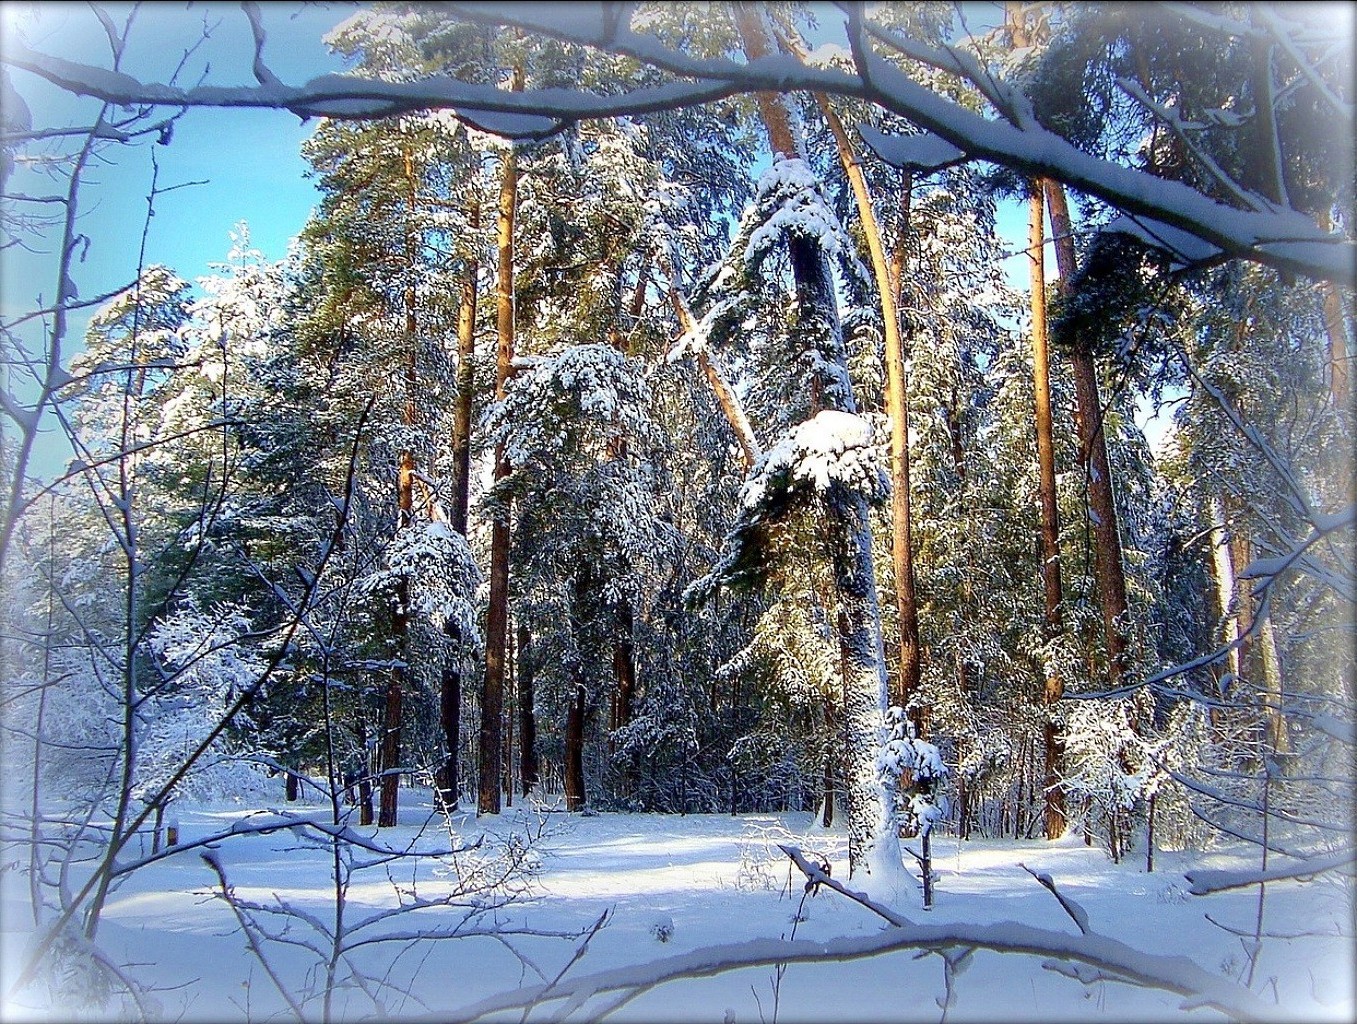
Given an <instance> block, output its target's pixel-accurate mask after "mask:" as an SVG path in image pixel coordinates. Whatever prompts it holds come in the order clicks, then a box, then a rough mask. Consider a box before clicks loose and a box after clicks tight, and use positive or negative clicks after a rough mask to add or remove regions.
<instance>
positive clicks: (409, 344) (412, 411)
mask: <svg viewBox="0 0 1357 1024" xmlns="http://www.w3.org/2000/svg"><path fill="white" fill-rule="evenodd" d="M403 156H404V161H405V184H406V192H407V194H406V202H407V209H406V219H405V262H406V267H405V270H406V281H405V331H404V336H403V341H404V343H405V407H404V410H403V413H402V416H401V420H402V422H403V423H404V425H405V426H406V427H407V428H410V427H413V426H414V425H415V420H416V406H415V399H416V395H417V394H418V391H419V375H418V366H419V349H418V345H419V330H418V329H419V322H418V319H417V315H416V305H415V304H416V291H415V281H414V275H415V269H416V267H417V266H418V262H419V253H418V249H417V245H418V238H417V235H416V232H415V226H414V218H415V193H416V189H415V168H414V161H413V159H412V158H411V156H410V151H409V150H408V149H407V150H405V152H404V154H403ZM414 480H415V455H414V452H412V451H410V450H408V449H407V450H406V451H403V452H401V454H400V466H399V468H398V470H397V474H396V530H397V532H399V531H400V530H403V529H405V528H406V527H407V526H409V525H410V523H411V521H412V519H413V517H414ZM409 603H410V586H409V584H408V583H407V582H406V581H405V580H403V579H402V580H401V581H400V584H399V585H398V587H397V592H396V609H395V611H394V612H393V613H392V617H391V634H392V640H393V646H394V647H395V653H396V659H397V662H398V663H397V665H396V666H395V667H393V668H392V669H391V675H390V678H389V679H388V682H387V687H386V704H385V707H384V711H383V718H382V745H381V783H380V786H381V805H380V808H379V810H378V813H377V826H378V827H379V828H389V827H391V826H392V825H395V824H396V801H397V792H398V788H399V786H400V772H399V768H400V766H401V764H400V753H401V751H400V745H401V716H402V714H403V711H402V704H403V701H404V693H403V691H404V689H405V676H406V672H407V671H408V665H409V661H410V651H409V633H410V613H409Z"/></svg>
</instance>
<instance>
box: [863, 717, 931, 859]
mask: <svg viewBox="0 0 1357 1024" xmlns="http://www.w3.org/2000/svg"><path fill="white" fill-rule="evenodd" d="M886 730H887V738H886V741H885V743H883V744H882V745H881V752H880V753H879V754H878V755H877V769H878V771H879V772H880V773H881V775H882V776H883V777H889V778H892V779H898V778H901V777H902V776H904V775H905V773H908V774H909V777H910V778H911V779H912V780H913V782H912V783H911V785H910V787H909V789H908V791H907V792H906V791H902V792H900V793H899V796H898V802H899V810H900V812H901V815H902V820H903V824H904V825H905V827H906V828H908V829H909V830H910V831H914V832H917V833H918V834H919V835H921V836H923V835H927V834H928V833H929V832H931V831H932V830H933V826H934V825H936V824H937V823H938V822H940V821H942V820H944V819H945V818H946V817H947V813H948V805H947V798H946V797H945V796H944V795H942V794H941V793H939V792H938V787H939V786H941V785H942V784H943V782H945V781H946V779H947V775H948V772H947V765H946V764H945V763H944V762H943V760H942V752H941V751H940V750H938V748H937V746H936V745H935V744H932V743H929V742H928V741H927V740H922V739H919V737H918V736H916V735H915V732H914V723H913V722H911V721H910V720H909V719H908V718H907V717H906V716H905V713H904V712H903V711H901V710H900V709H899V708H895V707H893V708H891V709H890V710H889V711H887V712H886Z"/></svg>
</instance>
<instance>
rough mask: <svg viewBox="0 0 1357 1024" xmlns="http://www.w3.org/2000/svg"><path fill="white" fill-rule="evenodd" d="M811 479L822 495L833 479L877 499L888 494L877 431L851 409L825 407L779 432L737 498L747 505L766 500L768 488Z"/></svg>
mask: <svg viewBox="0 0 1357 1024" xmlns="http://www.w3.org/2000/svg"><path fill="white" fill-rule="evenodd" d="M798 483H802V484H810V485H811V487H813V488H814V489H815V491H817V492H819V493H821V494H823V493H824V492H826V491H828V490H829V488H830V486H831V485H832V484H839V485H840V486H842V487H844V488H845V489H847V490H850V491H855V492H858V493H860V494H862V495H863V496H864V497H865V498H866V499H867V500H868V501H881V500H883V499H884V498H885V497H886V496H887V495H888V494H889V493H890V479H889V477H888V476H887V475H886V471H885V468H884V467H883V465H882V460H881V450H880V446H879V445H878V444H877V443H876V436H875V431H874V430H873V429H872V424H871V422H870V421H868V420H867V419H866V418H864V417H862V416H858V415H857V414H855V413H847V412H838V411H836V410H832V409H825V410H822V411H821V412H819V413H816V414H815V416H813V417H811V418H810V419H808V420H806V421H805V422H804V423H799V424H797V425H796V426H795V427H793V428H792V429H791V430H789V431H788V432H787V433H785V434H783V435H782V437H780V438H779V439H778V441H777V443H776V444H775V445H773V447H772V448H770V449H769V450H768V452H767V453H766V454H765V455H764V456H763V458H762V460H760V462H759V464H758V465H757V466H756V467H755V469H754V472H753V474H752V475H751V477H750V479H749V480H748V482H746V483H745V485H744V486H743V487H742V488H741V491H740V498H741V501H742V502H743V504H744V505H745V507H746V508H752V507H755V506H758V505H761V504H763V503H764V501H765V500H766V499H767V498H768V497H769V495H770V491H771V489H773V488H774V487H776V489H777V490H782V489H794V488H795V487H796V486H797V484H798Z"/></svg>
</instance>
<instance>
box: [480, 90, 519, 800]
mask: <svg viewBox="0 0 1357 1024" xmlns="http://www.w3.org/2000/svg"><path fill="white" fill-rule="evenodd" d="M513 90H514V91H515V92H521V91H522V90H523V69H522V68H521V67H516V68H514V78H513ZM517 201H518V155H517V151H516V150H515V149H514V147H513V146H512V145H511V146H510V147H509V149H508V150H507V151H506V152H505V155H504V171H503V177H502V179H501V182H500V192H499V218H498V235H499V282H498V291H497V295H496V299H497V303H496V326H497V328H498V345H497V347H496V351H495V397H496V398H497V399H501V400H502V399H503V398H504V392H505V385H506V383H507V382H508V380H509V374H510V371H511V370H512V367H513V359H514V213H515V205H516V203H517ZM508 475H509V459H508V456H507V455H506V454H505V451H504V444H503V442H501V443H500V444H498V445H496V447H495V482H496V483H498V482H500V481H501V480H503V479H504V478H505V477H507V476H508ZM505 504H507V501H506V502H505ZM508 627H509V510H508V508H506V507H503V506H501V507H497V508H496V509H495V512H494V518H493V520H492V522H491V527H490V607H489V610H488V612H487V614H486V623H485V685H484V687H483V689H482V692H481V729H480V747H479V758H478V760H479V767H480V779H479V782H478V787H477V788H478V797H479V799H478V801H477V805H476V806H477V810H478V812H479V813H481V814H498V813H499V809H500V795H499V779H500V769H501V765H500V746H501V731H502V730H501V722H500V718H501V716H502V714H503V711H504V655H505V646H506V643H507V640H508Z"/></svg>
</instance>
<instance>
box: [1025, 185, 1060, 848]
mask: <svg viewBox="0 0 1357 1024" xmlns="http://www.w3.org/2000/svg"><path fill="white" fill-rule="evenodd" d="M1030 189H1031V191H1030V197H1029V200H1028V235H1027V258H1028V262H1029V270H1030V281H1031V293H1032V381H1033V391H1034V393H1035V406H1036V428H1037V471H1038V472H1037V476H1038V483H1037V492H1038V495H1039V497H1040V500H1041V582H1042V594H1043V598H1044V615H1043V619H1042V623H1043V632H1044V634H1045V636H1046V639H1047V640H1051V639H1053V638H1055V637H1057V636H1059V635H1060V633H1061V631H1062V629H1063V624H1062V621H1061V620H1062V616H1061V610H1060V605H1061V601H1062V600H1063V589H1062V586H1061V580H1060V511H1059V508H1058V506H1057V503H1056V490H1055V441H1054V436H1053V434H1054V431H1053V426H1052V417H1051V375H1050V365H1051V364H1050V350H1049V348H1048V346H1047V341H1048V337H1047V331H1046V230H1045V218H1044V216H1043V213H1042V208H1043V195H1042V192H1043V189H1042V185H1041V182H1040V181H1033V182H1032V183H1031V186H1030ZM1044 669H1045V676H1046V678H1045V685H1044V686H1043V688H1042V702H1043V704H1044V705H1045V714H1044V716H1043V718H1042V736H1043V740H1044V746H1045V802H1044V807H1045V826H1046V838H1047V839H1059V838H1060V837H1061V836H1062V835H1064V834H1065V821H1066V815H1065V792H1064V790H1063V789H1062V788H1061V785H1060V778H1061V775H1062V772H1063V766H1062V764H1061V761H1062V758H1063V754H1064V749H1065V737H1064V735H1063V732H1062V730H1061V729H1060V727H1059V725H1058V724H1057V722H1056V719H1055V715H1054V712H1055V706H1056V704H1057V703H1059V701H1060V698H1061V697H1062V696H1063V694H1064V691H1065V687H1064V684H1063V683H1062V682H1061V680H1060V676H1059V674H1058V673H1057V672H1056V671H1055V668H1054V666H1052V665H1051V664H1050V663H1049V662H1047V663H1045V665H1044Z"/></svg>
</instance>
